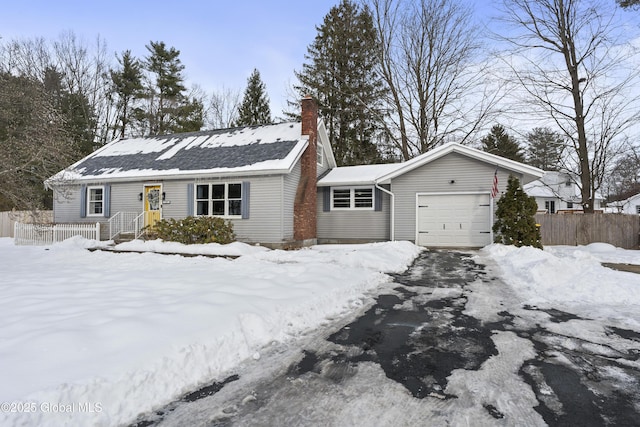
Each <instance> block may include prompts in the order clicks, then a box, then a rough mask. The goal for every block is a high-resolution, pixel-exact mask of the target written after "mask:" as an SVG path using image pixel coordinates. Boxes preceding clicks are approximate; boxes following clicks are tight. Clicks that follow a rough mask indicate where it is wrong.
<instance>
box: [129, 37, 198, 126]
mask: <svg viewBox="0 0 640 427" xmlns="http://www.w3.org/2000/svg"><path fill="white" fill-rule="evenodd" d="M146 48H147V50H148V51H149V56H148V57H147V58H146V61H145V67H146V69H147V70H148V71H149V72H150V74H151V78H150V79H149V80H150V84H149V85H148V86H147V87H146V98H147V100H148V104H147V106H146V109H143V110H140V111H139V112H138V118H139V119H142V120H143V121H145V122H146V123H145V125H146V126H145V127H146V130H147V131H146V133H147V134H149V135H165V134H168V133H176V132H191V131H198V130H200V129H201V128H202V126H203V125H204V109H203V107H202V102H201V101H199V100H195V99H189V98H188V97H187V96H186V95H185V92H186V87H185V86H184V77H183V76H182V71H183V70H184V65H182V62H181V61H180V58H179V56H180V51H179V50H177V49H175V48H173V47H171V48H167V46H166V45H165V44H164V42H151V43H150V44H149V45H147V46H146Z"/></svg>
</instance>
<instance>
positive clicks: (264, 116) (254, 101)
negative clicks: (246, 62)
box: [235, 69, 272, 126]
mask: <svg viewBox="0 0 640 427" xmlns="http://www.w3.org/2000/svg"><path fill="white" fill-rule="evenodd" d="M266 92H267V89H266V86H265V84H264V83H263V82H262V80H261V79H260V72H259V71H258V70H257V69H254V70H253V73H251V76H249V79H248V80H247V88H246V89H245V91H244V98H243V99H242V104H240V107H239V108H238V120H237V121H236V123H235V125H236V126H255V125H264V124H269V123H271V122H272V121H271V109H270V108H269V97H268V96H267V93H266Z"/></svg>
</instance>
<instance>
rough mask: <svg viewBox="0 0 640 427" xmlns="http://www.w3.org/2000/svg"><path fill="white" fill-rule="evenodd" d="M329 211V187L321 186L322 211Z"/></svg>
mask: <svg viewBox="0 0 640 427" xmlns="http://www.w3.org/2000/svg"><path fill="white" fill-rule="evenodd" d="M329 211H331V187H322V212H329Z"/></svg>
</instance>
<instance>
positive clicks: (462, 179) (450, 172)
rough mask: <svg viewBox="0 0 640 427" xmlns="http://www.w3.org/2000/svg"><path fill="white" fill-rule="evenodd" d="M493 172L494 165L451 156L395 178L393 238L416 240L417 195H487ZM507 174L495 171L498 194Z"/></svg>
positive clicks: (392, 188) (504, 184) (464, 157)
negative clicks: (481, 193)
mask: <svg viewBox="0 0 640 427" xmlns="http://www.w3.org/2000/svg"><path fill="white" fill-rule="evenodd" d="M495 170H496V168H495V166H493V165H490V164H487V163H485V162H481V161H479V160H475V159H472V158H469V157H466V156H463V155H460V154H457V153H451V154H448V155H446V156H444V157H441V158H440V159H437V160H434V161H432V162H429V163H428V164H426V165H424V166H421V167H419V168H416V169H414V170H412V171H410V172H407V173H405V174H403V175H401V176H399V177H397V178H394V179H393V180H392V182H391V191H392V192H393V193H394V194H395V239H396V240H410V241H415V238H416V194H417V193H442V194H450V193H467V194H469V193H476V192H478V193H480V192H484V193H487V194H489V192H490V191H491V186H492V183H493V175H494V172H495ZM509 175H510V174H509V172H508V171H505V170H503V169H500V168H498V189H499V191H500V192H501V193H502V192H504V191H505V190H506V187H507V180H508V178H509ZM516 177H517V178H518V179H521V176H519V175H517V176H516ZM451 181H454V182H453V183H451ZM498 197H499V196H498Z"/></svg>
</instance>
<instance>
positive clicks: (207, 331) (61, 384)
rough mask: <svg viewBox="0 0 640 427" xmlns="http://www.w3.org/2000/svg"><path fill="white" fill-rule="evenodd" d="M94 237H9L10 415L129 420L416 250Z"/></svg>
mask: <svg viewBox="0 0 640 427" xmlns="http://www.w3.org/2000/svg"><path fill="white" fill-rule="evenodd" d="M91 245H92V242H89V241H86V240H83V239H80V238H78V239H70V240H69V241H66V242H63V243H61V244H57V245H54V246H52V247H49V248H44V247H24V246H14V245H13V240H12V239H6V238H4V239H0V271H1V272H2V282H1V283H0V325H2V327H1V329H0V360H1V361H2V364H0V378H2V382H1V384H0V403H2V407H1V408H0V409H1V410H0V425H3V426H4V425H39V426H47V425H50V426H60V425H103V426H107V425H118V424H121V423H124V422H127V421H131V420H132V419H134V418H135V417H136V415H137V414H138V413H140V412H144V411H147V410H150V409H152V408H153V407H155V406H157V405H159V404H162V403H165V402H168V401H170V400H171V399H173V398H175V397H177V396H179V395H180V394H181V393H183V392H184V391H186V390H188V389H190V388H193V387H194V386H196V385H198V384H199V383H200V382H201V381H205V380H209V379H210V378H212V377H215V376H216V375H219V374H220V373H222V372H224V371H226V370H228V369H230V368H231V367H233V366H235V365H237V364H238V363H239V362H240V361H242V360H244V359H247V358H250V357H254V358H259V353H258V351H259V350H260V348H261V347H263V346H265V345H266V344H268V343H270V342H273V341H285V340H288V339H290V338H292V337H296V336H297V335H299V334H301V333H303V332H304V331H306V330H310V329H313V328H315V327H317V326H318V325H319V324H321V323H322V322H325V321H326V320H327V318H328V317H333V316H340V315H343V314H344V313H346V312H348V311H349V310H351V309H352V308H353V307H354V306H359V305H360V304H361V301H362V298H363V297H364V294H365V293H366V292H367V291H368V290H370V289H372V288H375V287H376V286H378V285H379V284H380V283H382V282H386V281H388V280H389V278H388V276H386V275H385V274H383V273H382V272H400V271H403V270H405V269H406V268H407V266H408V265H409V264H410V263H411V261H412V260H413V259H414V258H415V257H416V256H417V254H418V253H419V252H420V249H419V248H417V247H416V246H414V245H412V244H410V243H406V242H404V243H402V242H397V243H380V244H371V245H361V246H322V247H316V248H311V249H305V250H299V251H291V252H285V251H269V250H264V248H256V247H249V246H246V245H245V246H244V247H242V245H238V244H235V245H234V246H233V248H232V249H233V252H234V253H233V254H237V252H241V253H244V254H246V255H244V256H242V257H240V258H238V259H236V260H233V261H231V260H227V259H224V258H215V259H211V258H204V257H195V258H184V257H181V256H177V255H174V256H167V255H158V254H154V253H144V254H138V253H131V254H123V253H109V252H103V251H96V252H89V251H87V250H85V249H84V247H87V246H91ZM137 249H139V248H136V250H137ZM156 249H157V248H156ZM172 249H175V248H172ZM219 250H220V248H219V247H216V246H215V245H214V246H207V247H205V248H203V251H204V252H206V253H211V252H216V251H219Z"/></svg>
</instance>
